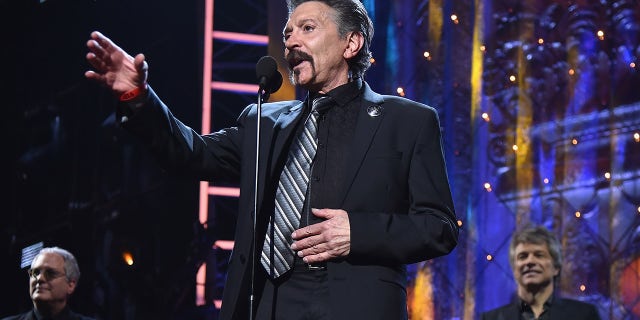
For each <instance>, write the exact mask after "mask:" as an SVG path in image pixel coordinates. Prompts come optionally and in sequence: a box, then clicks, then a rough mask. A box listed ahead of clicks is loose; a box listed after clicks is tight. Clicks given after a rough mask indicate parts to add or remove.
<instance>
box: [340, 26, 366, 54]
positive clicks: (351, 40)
mask: <svg viewBox="0 0 640 320" xmlns="http://www.w3.org/2000/svg"><path fill="white" fill-rule="evenodd" d="M347 40H348V43H347V48H346V49H345V50H344V53H343V56H344V58H345V59H351V58H353V57H355V56H356V55H357V54H358V52H360V49H362V46H363V45H364V36H363V35H362V33H361V32H355V31H354V32H351V33H350V34H349V35H348V36H347Z"/></svg>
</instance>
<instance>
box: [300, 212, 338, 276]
mask: <svg viewBox="0 0 640 320" xmlns="http://www.w3.org/2000/svg"><path fill="white" fill-rule="evenodd" d="M311 212H312V213H313V214H314V215H315V216H317V217H320V218H323V219H325V221H322V222H320V223H316V224H312V225H310V226H306V227H304V228H300V229H298V230H296V231H294V232H293V233H292V234H291V237H292V238H293V240H295V241H294V242H293V244H292V245H291V249H293V250H294V251H297V253H298V256H300V257H302V260H304V262H306V263H315V262H321V261H327V260H332V259H336V258H339V257H346V256H348V255H349V252H350V251H351V228H350V224H349V215H348V214H347V212H346V211H344V210H338V209H311Z"/></svg>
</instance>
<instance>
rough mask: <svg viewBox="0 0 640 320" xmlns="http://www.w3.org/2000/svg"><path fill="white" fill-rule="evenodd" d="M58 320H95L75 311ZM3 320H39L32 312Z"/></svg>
mask: <svg viewBox="0 0 640 320" xmlns="http://www.w3.org/2000/svg"><path fill="white" fill-rule="evenodd" d="M56 319H58V320H95V319H94V318H90V317H86V316H83V315H81V314H78V313H74V312H73V311H71V310H69V309H66V310H64V311H63V312H62V313H61V314H60V315H59V316H58V317H56ZM2 320H38V317H37V316H36V314H35V311H33V310H31V311H28V312H25V313H21V314H17V315H15V316H9V317H6V318H2Z"/></svg>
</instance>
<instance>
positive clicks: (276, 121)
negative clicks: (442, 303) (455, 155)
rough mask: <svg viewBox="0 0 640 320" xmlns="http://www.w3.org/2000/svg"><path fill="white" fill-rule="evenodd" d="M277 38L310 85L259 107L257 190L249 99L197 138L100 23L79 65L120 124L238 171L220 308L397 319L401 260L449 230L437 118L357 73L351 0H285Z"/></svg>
mask: <svg viewBox="0 0 640 320" xmlns="http://www.w3.org/2000/svg"><path fill="white" fill-rule="evenodd" d="M283 36H284V37H283V39H284V47H285V50H284V51H285V52H284V53H285V58H286V62H287V64H288V67H289V69H290V80H291V81H292V83H293V84H295V85H298V86H300V87H302V88H304V89H306V90H308V96H307V97H306V98H305V99H304V101H285V102H276V103H267V104H264V105H263V111H262V114H261V115H260V117H261V138H260V141H261V142H260V147H259V160H258V164H259V166H258V170H257V175H258V181H260V182H261V183H260V184H259V185H258V187H257V189H254V188H255V187H254V181H255V177H254V172H256V169H255V168H256V118H257V116H258V115H257V114H256V110H257V108H256V106H255V105H250V106H248V107H247V108H246V109H245V110H244V111H243V112H242V113H241V114H240V116H239V118H238V121H237V126H235V127H231V128H227V129H223V130H220V131H218V132H215V133H212V134H207V135H200V134H198V133H196V132H195V131H193V130H192V129H190V128H189V127H187V126H185V125H184V124H182V123H181V122H180V121H178V120H177V119H176V118H174V117H173V116H172V114H171V112H170V111H169V109H168V108H167V107H166V106H165V105H164V104H163V103H162V102H161V101H160V99H159V98H158V96H156V94H155V93H154V92H153V91H152V90H151V88H150V87H149V86H148V84H147V81H146V80H147V64H146V63H145V59H144V56H143V55H142V54H138V55H136V56H135V58H134V57H132V56H130V55H129V54H127V53H126V52H124V51H123V50H122V49H121V48H119V47H118V46H116V45H115V44H114V43H113V42H111V40H109V39H108V38H106V37H104V36H103V35H101V34H100V33H98V32H94V33H92V35H91V39H90V40H89V41H88V43H87V46H88V48H89V50H90V52H89V53H88V54H87V59H88V61H89V62H90V64H91V65H92V66H93V68H94V70H95V71H88V72H87V73H86V76H87V77H88V78H90V79H93V80H97V81H99V82H100V83H102V84H104V85H106V86H107V87H108V88H110V89H111V90H112V91H113V92H114V93H115V94H116V95H117V96H120V100H121V103H120V106H119V107H118V120H119V121H120V123H121V124H122V126H123V127H125V128H126V129H127V130H129V131H130V132H132V133H135V134H136V135H138V136H139V137H141V138H142V140H143V141H145V142H146V144H147V145H149V146H150V147H151V149H152V151H153V152H154V153H155V154H156V155H158V158H159V159H161V160H162V162H163V163H165V164H166V165H167V166H171V167H173V168H179V169H181V170H185V171H187V172H189V173H193V174H195V175H196V176H197V177H198V178H200V179H217V178H225V179H228V178H234V179H237V180H239V183H240V190H241V192H240V201H239V204H240V208H239V217H238V221H237V229H236V235H235V246H234V249H233V253H232V256H231V258H230V261H229V272H228V275H227V281H226V284H225V288H224V293H223V302H222V310H221V313H220V319H249V318H250V315H251V314H253V313H254V312H255V318H256V319H260V320H262V319H316V320H320V319H332V320H340V319H381V320H388V319H394V320H395V319H407V318H408V316H407V306H406V285H407V282H406V266H405V265H406V264H410V263H415V262H419V261H423V260H427V259H431V258H435V257H438V256H442V255H445V254H447V253H449V252H450V251H451V250H453V248H454V247H455V246H456V244H457V241H458V225H457V220H456V216H455V213H454V207H453V201H452V197H451V191H450V188H449V183H448V178H447V172H446V167H445V161H444V156H443V150H442V141H441V134H440V125H439V120H438V115H437V113H436V111H435V110H434V109H433V108H431V107H429V106H426V105H423V104H420V103H417V102H414V101H410V100H408V99H404V98H400V97H396V96H383V95H379V94H377V93H375V92H373V91H372V90H371V89H370V87H369V86H368V85H367V83H366V82H365V81H364V80H363V77H364V73H365V71H366V70H367V68H368V67H369V66H370V63H371V62H370V61H371V53H370V51H369V47H370V43H371V39H372V36H373V25H372V23H371V20H370V19H369V17H368V15H367V12H366V10H365V8H364V7H363V5H362V4H361V3H360V1H358V0H328V1H305V0H302V1H293V2H291V3H289V18H288V21H287V23H286V26H285V28H284V31H283ZM319 97H325V98H322V99H319ZM326 97H328V98H326ZM320 100H322V101H324V103H323V106H318V105H320V103H317V101H320ZM327 101H328V103H327ZM312 108H313V109H314V110H312ZM316 115H318V117H317V120H311V119H312V118H313V119H316ZM314 121H317V124H316V127H315V129H308V127H307V125H308V124H310V123H313V122H314ZM311 128H313V126H311ZM313 131H316V133H311V132H313ZM299 140H300V141H299ZM316 140H317V141H316ZM310 141H313V142H314V143H316V144H317V146H314V147H313V148H312V149H311V150H310V151H305V152H300V150H308V149H306V148H307V145H308V144H309V142H310ZM300 154H303V155H304V156H303V158H302V159H301V158H298V156H300ZM305 159H306V160H305ZM308 161H312V163H310V164H309V163H308ZM291 164H296V165H295V166H293V167H290V165H291ZM305 168H307V169H305ZM304 170H309V171H310V172H309V173H305V174H302V173H300V172H303V171H304ZM305 175H306V177H305ZM308 177H310V178H308ZM305 178H308V180H305ZM300 181H302V182H301V183H300ZM292 185H295V186H294V187H291V186H292ZM291 189H294V190H295V191H296V193H295V194H293V195H291V194H290V192H291ZM256 191H257V196H256V197H255V199H257V205H256V207H257V212H258V213H259V214H258V215H257V217H256V219H255V222H256V228H255V230H256V234H255V239H253V236H254V235H253V234H252V230H253V223H254V219H253V215H252V212H253V200H254V195H255V192H256ZM281 199H284V200H281ZM283 208H284V209H283ZM283 212H284V213H283ZM291 212H293V213H295V216H294V217H293V218H291V217H290V216H287V214H288V213H291ZM282 215H284V216H285V217H284V218H283V216H282ZM282 242H284V243H285V245H282ZM253 257H257V258H256V259H255V260H256V261H255V262H254V261H252V258H253ZM254 273H255V275H254ZM252 289H253V290H252Z"/></svg>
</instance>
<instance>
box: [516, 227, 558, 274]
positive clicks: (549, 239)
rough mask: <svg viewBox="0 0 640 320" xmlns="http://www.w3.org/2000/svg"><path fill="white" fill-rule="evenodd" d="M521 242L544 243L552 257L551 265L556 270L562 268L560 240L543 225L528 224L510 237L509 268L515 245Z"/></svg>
mask: <svg viewBox="0 0 640 320" xmlns="http://www.w3.org/2000/svg"><path fill="white" fill-rule="evenodd" d="M521 243H532V244H538V245H540V244H546V245H547V248H549V254H550V255H551V258H552V259H553V266H554V267H556V268H557V269H558V270H561V269H562V249H561V246H560V241H558V239H557V238H556V237H555V236H554V235H553V233H551V231H549V230H548V229H547V228H545V227H543V226H528V227H525V228H523V229H521V230H519V231H517V232H515V233H514V234H513V236H512V238H511V245H510V246H509V263H510V264H511V268H512V269H513V266H514V264H515V254H516V247H517V246H518V245H519V244H521Z"/></svg>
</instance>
